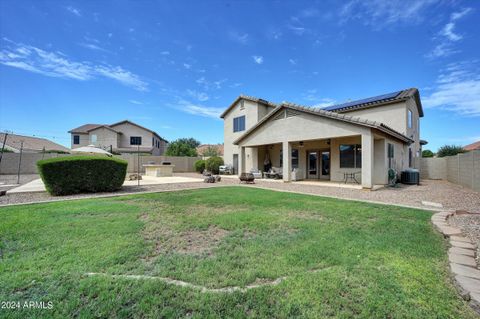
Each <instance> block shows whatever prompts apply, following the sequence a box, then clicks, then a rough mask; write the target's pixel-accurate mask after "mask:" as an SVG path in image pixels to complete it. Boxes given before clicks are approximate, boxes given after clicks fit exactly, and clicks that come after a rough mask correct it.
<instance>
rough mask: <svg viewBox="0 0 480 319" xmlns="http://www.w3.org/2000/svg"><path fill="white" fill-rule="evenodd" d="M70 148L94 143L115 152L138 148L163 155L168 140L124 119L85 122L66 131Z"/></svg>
mask: <svg viewBox="0 0 480 319" xmlns="http://www.w3.org/2000/svg"><path fill="white" fill-rule="evenodd" d="M68 132H69V133H70V134H71V137H72V141H71V144H72V149H75V148H77V147H81V146H87V145H95V146H96V147H100V148H103V149H105V150H108V151H113V152H116V153H133V152H137V151H138V150H139V151H140V152H142V153H150V154H152V155H163V153H165V151H166V149H167V146H168V141H167V140H165V139H164V138H162V137H161V136H160V135H158V134H157V133H156V132H154V131H152V130H150V129H148V128H146V127H143V126H141V125H138V124H136V123H134V122H132V121H129V120H124V121H121V122H117V123H114V124H85V125H82V126H79V127H77V128H74V129H72V130H70V131H68Z"/></svg>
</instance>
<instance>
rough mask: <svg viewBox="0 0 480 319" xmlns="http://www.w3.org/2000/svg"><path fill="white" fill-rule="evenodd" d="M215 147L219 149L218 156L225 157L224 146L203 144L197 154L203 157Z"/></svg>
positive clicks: (198, 148)
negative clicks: (210, 148)
mask: <svg viewBox="0 0 480 319" xmlns="http://www.w3.org/2000/svg"><path fill="white" fill-rule="evenodd" d="M209 147H214V148H216V149H217V152H218V155H219V156H223V144H202V145H199V146H198V147H197V154H199V155H203V153H204V152H205V151H206V150H207V149H208V148H209Z"/></svg>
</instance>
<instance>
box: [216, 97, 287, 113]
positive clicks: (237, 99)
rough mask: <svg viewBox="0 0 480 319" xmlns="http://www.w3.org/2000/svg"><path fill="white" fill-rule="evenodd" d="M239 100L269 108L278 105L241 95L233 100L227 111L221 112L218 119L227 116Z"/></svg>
mask: <svg viewBox="0 0 480 319" xmlns="http://www.w3.org/2000/svg"><path fill="white" fill-rule="evenodd" d="M240 100H248V101H252V102H258V103H262V104H264V105H266V106H271V107H277V106H278V104H276V103H273V102H270V101H267V100H264V99H260V98H258V97H253V96H248V95H243V94H241V95H240V96H239V97H237V98H236V99H235V101H233V103H232V104H230V106H229V107H227V109H226V110H225V111H223V113H222V114H221V115H220V118H224V117H225V115H227V113H228V112H230V110H231V109H232V108H233V107H234V106H235V105H236V104H237V103H238V101H240Z"/></svg>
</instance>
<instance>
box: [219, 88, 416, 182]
mask: <svg viewBox="0 0 480 319" xmlns="http://www.w3.org/2000/svg"><path fill="white" fill-rule="evenodd" d="M421 117H423V109H422V104H421V102H420V95H419V92H418V90H417V89H415V88H412V89H406V90H402V91H397V92H393V93H389V94H383V95H379V96H375V97H371V98H367V99H362V100H358V101H352V102H348V103H344V104H339V105H334V106H330V107H327V108H311V107H305V106H301V105H297V104H293V103H288V102H283V103H281V104H275V103H272V102H268V101H266V100H263V99H258V98H253V97H249V96H243V95H242V96H239V97H238V98H237V99H236V100H235V101H234V102H233V103H232V104H231V105H230V106H229V107H228V108H227V109H226V110H225V112H223V114H222V115H221V118H223V120H224V143H225V144H224V145H225V146H224V147H225V148H224V160H225V163H226V164H231V165H233V167H234V170H235V172H236V173H242V172H249V171H251V170H260V171H265V170H269V169H270V167H275V168H277V170H279V171H281V172H282V175H283V180H284V181H290V180H291V178H292V176H293V174H292V171H295V175H294V176H295V178H296V179H297V180H298V179H314V180H319V179H320V180H322V179H323V180H330V181H336V182H337V181H338V182H340V181H345V179H346V178H349V177H350V178H351V177H352V176H353V177H354V178H355V179H356V180H357V181H358V182H359V183H361V184H362V186H363V187H364V188H372V187H373V185H376V184H382V185H384V184H387V183H388V170H389V168H392V169H394V170H395V171H397V173H399V172H400V171H402V170H404V169H406V168H409V167H413V165H414V159H415V158H416V157H420V156H421V155H420V154H421V141H420V118H421Z"/></svg>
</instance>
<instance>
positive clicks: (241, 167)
mask: <svg viewBox="0 0 480 319" xmlns="http://www.w3.org/2000/svg"><path fill="white" fill-rule="evenodd" d="M242 173H245V147H243V146H240V154H239V156H238V175H240V174H242Z"/></svg>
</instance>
